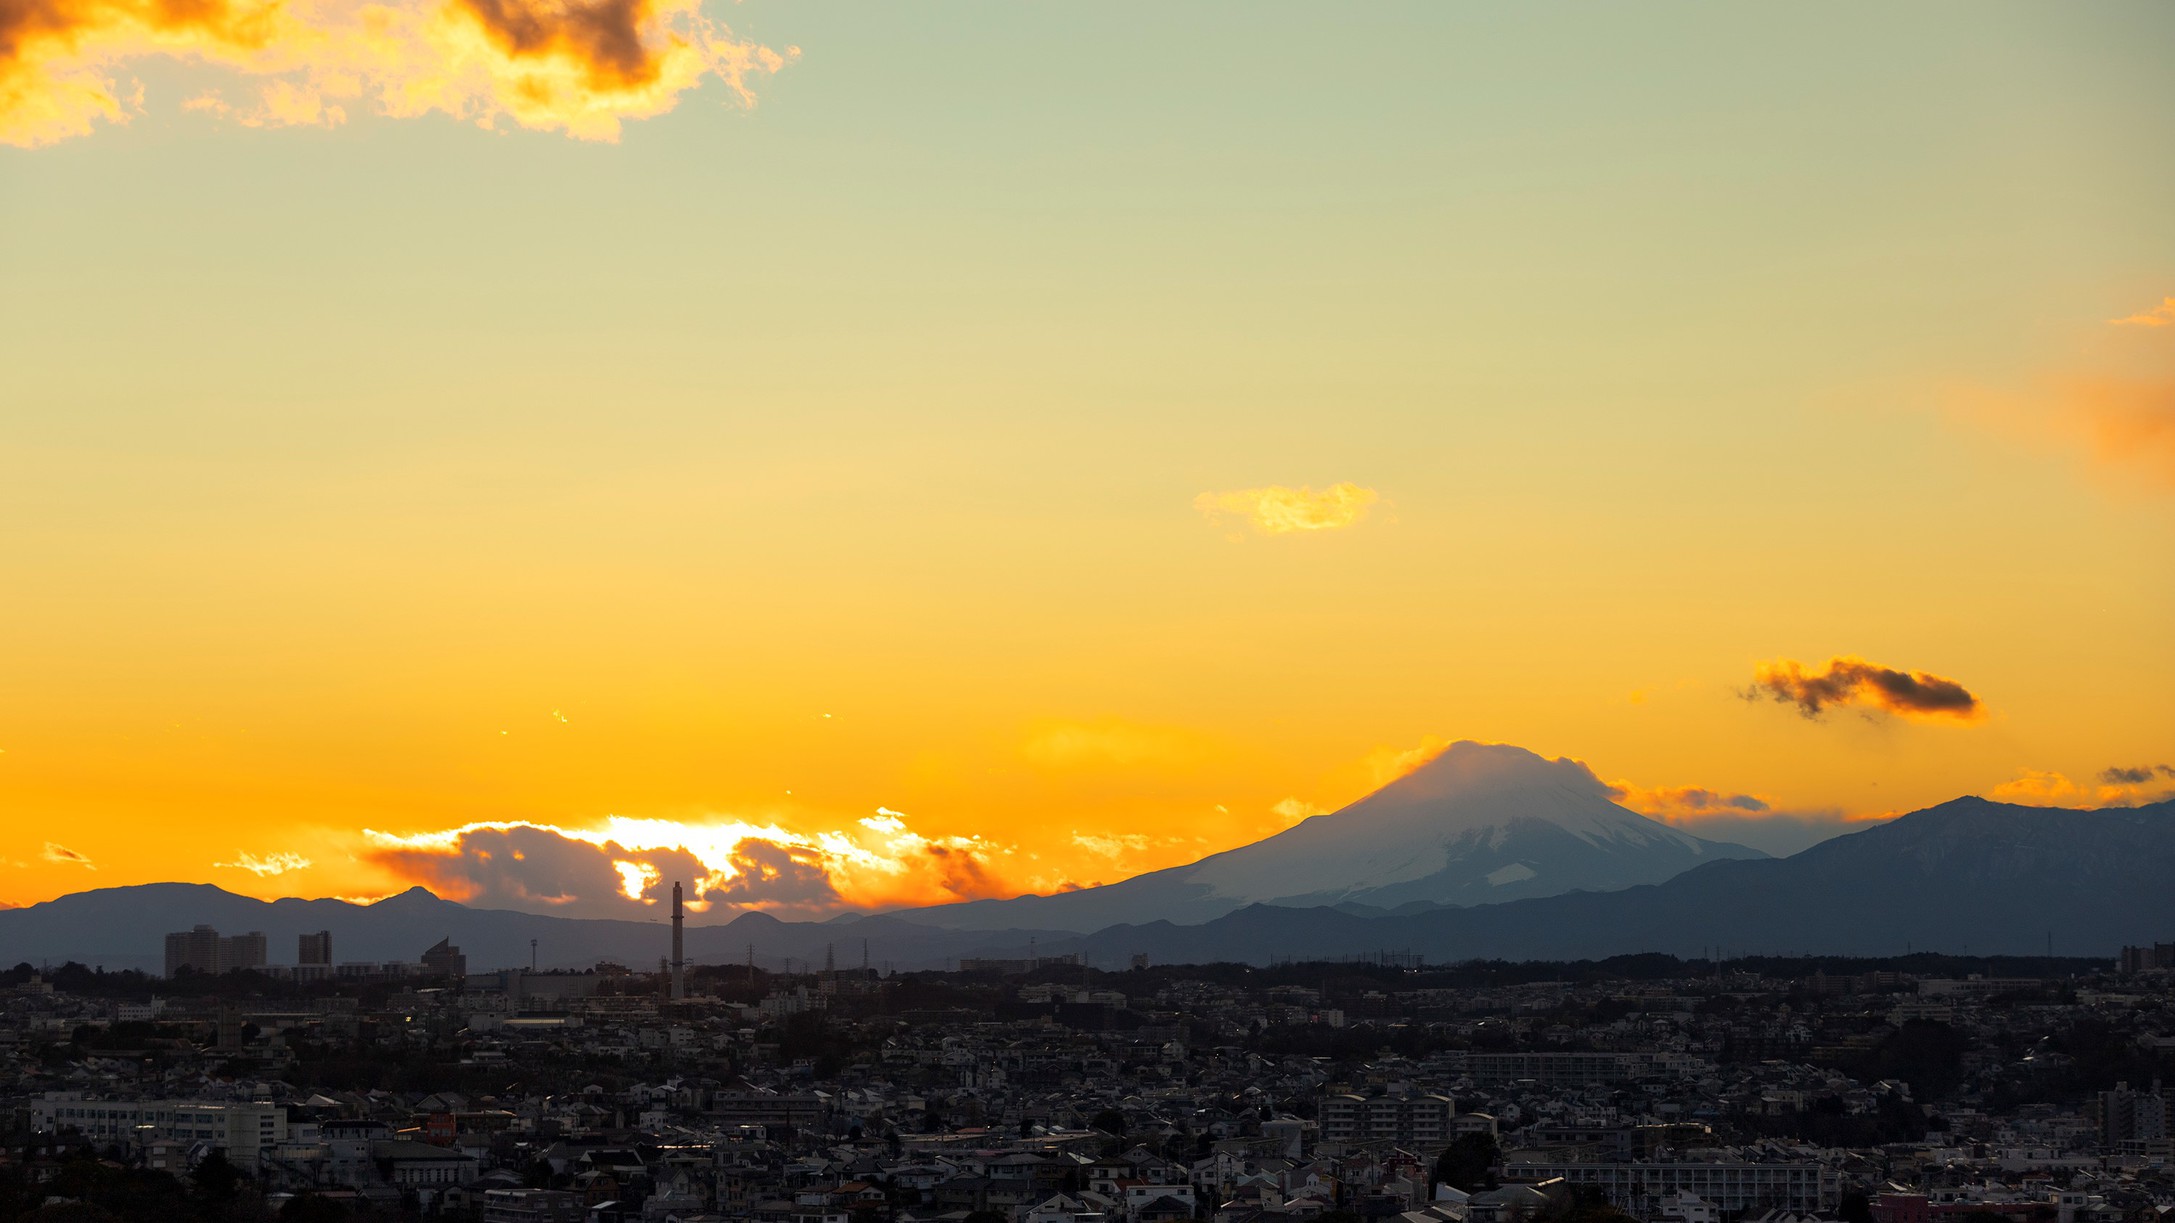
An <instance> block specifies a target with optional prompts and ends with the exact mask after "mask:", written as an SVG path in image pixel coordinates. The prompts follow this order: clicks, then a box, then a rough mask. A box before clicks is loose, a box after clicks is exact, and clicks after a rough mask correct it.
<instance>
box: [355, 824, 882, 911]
mask: <svg viewBox="0 0 2175 1223" xmlns="http://www.w3.org/2000/svg"><path fill="white" fill-rule="evenodd" d="M370 857H371V860H372V861H373V862H375V863H376V864H377V865H379V866H381V867H384V868H385V869H387V870H389V871H391V872H392V873H393V874H395V875H397V876H399V877H400V878H401V879H402V880H403V881H405V882H408V883H421V884H423V885H424V886H426V887H428V888H430V889H431V890H432V891H434V892H437V893H439V894H440V895H443V896H448V897H451V898H453V899H456V900H459V901H460V902H461V903H463V904H466V905H470V906H472V907H476V908H486V909H494V908H498V909H520V910H524V911H527V912H541V913H556V914H563V915H566V916H570V917H574V916H578V917H634V916H648V915H652V914H654V913H655V911H656V908H657V906H658V905H659V904H660V903H661V902H669V901H670V899H671V896H672V885H673V884H674V883H675V882H678V883H684V884H686V885H688V898H689V899H691V900H694V899H708V900H712V901H717V902H720V903H723V904H725V905H729V906H731V907H734V908H762V909H766V910H771V911H786V910H791V911H809V912H824V913H828V912H832V911H835V910H836V909H837V908H839V907H840V902H839V898H838V893H837V892H836V891H834V890H833V889H832V887H831V883H830V880H829V878H828V877H827V876H826V875H825V873H824V868H823V864H822V862H821V860H820V859H818V858H816V857H814V856H813V855H812V854H810V853H808V851H804V850H798V849H794V848H790V847H787V846H781V845H774V844H771V843H770V842H767V841H759V840H755V839H753V838H750V839H748V840H744V841H742V842H740V844H739V845H738V846H737V847H736V848H735V850H734V852H733V856H732V861H733V866H734V868H735V869H736V870H737V871H738V872H739V874H738V875H737V876H735V877H732V878H729V879H726V880H724V881H722V882H721V883H717V884H714V885H713V886H711V887H709V888H708V890H707V891H705V890H703V883H704V882H705V881H707V880H710V879H712V877H713V875H714V873H715V872H713V871H712V870H711V869H710V868H709V867H707V866H705V865H704V864H703V863H702V861H701V860H700V859H698V858H697V857H695V856H694V855H693V854H691V853H688V852H687V851H686V850H683V849H634V848H630V847H628V846H625V845H620V844H617V843H614V842H610V841H607V842H604V843H602V844H596V843H592V842H589V841H583V840H578V839H575V838H573V837H568V836H564V835H562V834H560V833H559V832H557V831H555V830H553V829H550V828H537V827H532V826H529V825H526V824H517V825H514V826H512V827H509V828H472V829H468V830H466V831H464V832H462V833H461V834H460V837H459V839H458V840H457V841H456V842H455V843H454V844H453V845H452V846H451V847H450V848H444V847H440V846H435V845H420V846H418V845H397V844H396V845H383V846H380V847H378V848H376V849H374V850H373V851H371V854H370ZM622 864H631V865H632V867H633V870H632V871H629V870H626V869H623V867H622ZM630 886H632V887H633V888H634V890H635V892H636V895H635V896H629V895H628V894H627V893H628V890H629V888H630Z"/></svg>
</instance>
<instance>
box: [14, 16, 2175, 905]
mask: <svg viewBox="0 0 2175 1223" xmlns="http://www.w3.org/2000/svg"><path fill="white" fill-rule="evenodd" d="M189 13H193V14H195V16H189V15H188V14H185V13H182V11H181V10H179V9H170V8H168V7H163V6H158V5H148V6H139V5H131V4H115V3H105V2H103V0H98V2H90V0H68V2H67V3H58V2H56V3H53V4H50V5H45V6H43V7H40V8H38V9H37V10H36V11H35V12H33V11H32V10H29V9H25V10H23V11H22V12H21V13H19V14H16V15H15V16H13V17H9V18H6V21H15V22H17V24H18V26H20V28H17V26H6V27H5V29H4V30H0V33H6V34H7V35H8V37H7V38H0V43H5V45H7V46H8V48H9V50H8V52H7V55H6V56H5V57H4V59H0V142H5V143H6V144H8V145H10V146H19V147H5V148H0V266H5V267H7V268H8V269H9V272H8V279H9V283H10V291H9V292H7V293H5V294H0V369H4V370H5V371H7V372H6V374H5V375H4V378H5V382H4V386H5V392H4V399H5V401H6V406H5V407H4V408H0V574H5V578H4V582H5V585H4V588H0V901H5V902H11V903H28V902H33V901H37V900H40V899H45V898H49V897H52V896H55V895H59V894H62V893H65V892H69V891H75V890H80V889H83V888H86V887H95V886H110V885H116V884H125V883H135V882H144V881H150V880H162V879H190V880H206V881H210V882H215V883H218V884H220V885H221V886H224V887H228V888H230V889H233V890H236V891H241V892H247V893H250V894H253V895H260V896H276V895H283V894H305V895H347V896H370V895H380V894H384V893H386V892H389V891H392V890H395V889H398V888H400V887H404V886H406V885H408V884H409V883H412V882H425V883H428V884H429V885H430V886H433V887H434V888H437V889H439V890H442V891H444V892H446V893H447V894H449V895H460V896H467V897H470V898H473V899H474V900H476V902H477V903H504V904H516V905H522V906H526V907H531V908H542V909H550V910H553V911H565V912H611V911H616V910H618V909H621V908H623V907H625V906H628V905H632V904H635V903H638V901H635V900H630V899H628V898H627V894H628V893H629V892H630V891H631V892H633V893H636V894H645V893H646V894H647V895H649V896H650V897H651V898H654V896H655V895H656V893H657V891H658V890H659V889H660V888H661V887H662V886H664V885H667V884H669V881H670V878H671V877H672V873H673V872H677V873H678V874H684V875H687V876H688V877H689V878H690V879H691V880H694V879H700V880H706V881H707V886H708V887H709V888H711V889H714V891H715V902H716V904H718V905H723V906H731V905H739V904H751V905H759V906H762V907H767V908H771V909H775V910H777V911H779V912H781V913H785V914H801V913H823V912H829V911H832V910H834V909H835V908H837V907H838V906H842V905H864V906H865V905H883V904H902V903H926V902H932V901H938V900H943V899H946V898H949V897H954V896H976V895H987V894H1003V893H1008V892H1013V891H1018V890H1025V889H1034V890H1048V889H1053V888H1056V887H1061V886H1068V885H1074V884H1083V883H1092V882H1098V881H1107V880H1111V879H1116V878H1119V877H1123V876H1125V875H1127V874H1131V873H1134V872H1136V871H1139V870H1143V869H1149V868H1153V867H1157V866H1163V865H1170V864H1174V863H1178V862H1182V861H1187V860H1190V859H1192V858H1194V857H1197V856H1199V855H1200V854H1202V853H1205V852H1209V851H1212V850H1216V849H1220V848H1225V847H1229V846H1231V845H1235V844H1239V843H1243V842H1245V841H1249V840H1252V839H1256V838H1258V837H1261V836H1263V835H1266V834H1268V833H1271V832H1274V831H1275V830H1277V829H1279V828H1282V827H1284V826H1286V825H1288V824H1289V823H1290V822H1292V821H1294V820H1296V819H1298V818H1302V817H1303V816H1305V815H1306V814H1309V813H1312V812H1315V811H1321V810H1330V809H1334V808H1336V807H1338V806H1340V805H1342V804H1344V803H1346V802H1349V801H1351V800H1352V799H1354V798H1357V797H1358V796H1360V795H1361V794H1363V793H1365V792H1367V791H1368V790H1369V789H1371V788H1372V787H1373V786H1375V785H1377V784H1379V783H1380V782H1381V781H1382V780H1384V779H1386V778H1387V777H1389V776H1392V775H1394V773H1395V772H1396V770H1397V769H1398V768H1400V767H1403V766H1404V765H1405V764H1409V763H1410V762H1411V761H1412V760H1414V759H1417V758H1419V757H1420V756H1421V755H1423V754H1424V753H1425V751H1427V750H1428V749H1429V747H1430V745H1437V746H1439V745H1440V744H1442V743H1446V742H1448V741H1450V740H1453V739H1459V738H1474V739H1480V740H1486V741H1497V742H1512V743H1517V744H1520V745H1522V746H1526V747H1529V748H1531V749H1533V750H1535V751H1538V752H1541V753H1543V754H1544V755H1548V756H1551V757H1553V756H1556V755H1568V756H1572V757H1576V758H1579V759H1582V760H1584V761H1586V762H1587V763H1588V764H1590V765H1591V766H1592V767H1593V768H1594V769H1595V770H1596V772H1597V773H1598V774H1599V775H1600V776H1602V777H1604V778H1607V779H1610V780H1611V781H1612V782H1616V783H1617V784H1619V785H1620V786H1621V787H1622V788H1623V790H1624V793H1625V796H1626V801H1627V802H1630V803H1631V804H1633V805H1635V806H1638V807H1639V808H1640V809H1642V810H1648V811H1651V812H1654V813H1657V814H1662V815H1665V816H1669V817H1671V818H1675V819H1679V820H1681V821H1684V822H1686V823H1687V826H1690V827H1693V828H1694V829H1695V830H1704V831H1708V832H1710V833H1713V834H1715V835H1725V836H1731V837H1735V836H1743V837H1745V838H1746V839H1748V840H1754V841H1757V840H1758V839H1759V838H1762V837H1766V838H1767V839H1768V842H1769V843H1770V844H1771V845H1773V846H1776V847H1791V846H1794V845H1797V844H1802V843H1804V841H1805V840H1806V839H1808V838H1810V837H1812V836H1815V835H1821V834H1824V833H1825V832H1829V831H1833V830H1836V829H1840V828H1846V827H1848V826H1849V825H1850V824H1851V823H1852V822H1854V821H1862V820H1865V819H1869V818H1878V817H1881V816H1883V815H1886V814H1889V813H1894V812H1898V811H1903V810H1909V809H1912V808H1914V807H1918V806H1923V805H1927V804H1930V803H1934V802H1938V801H1942V800H1944V799H1947V798H1950V797H1954V796H1955V795H1957V794H1961V793H1982V794H1998V795H2001V796H2004V797H2011V798H2016V799H2019V800H2023V801H2033V802H2041V803H2065V804H2084V803H2100V802H2135V801H2141V800H2144V799H2149V798H2153V797H2156V796H2159V795H2162V794H2166V793H2169V792H2171V791H2175V771H2171V770H2170V769H2168V768H2164V767H2163V766H2175V736H2171V735H2170V733H2169V729H2168V728H2170V727H2175V695H2171V694H2175V634H2170V633H2169V632H2168V631H2167V627H2168V623H2169V615H2168V609H2169V608H2170V607H2175V567H2171V566H2170V565H2169V563H2168V558H2169V557H2171V556H2175V325H2171V324H2175V305H2171V304H2170V303H2175V298H2170V297H2169V296H2168V295H2169V294H2170V293H2171V292H2175V236H2171V234H2170V231H2169V230H2168V227H2167V226H2166V224H2165V216H2164V201H2165V200H2166V199H2167V198H2169V196H2170V194H2171V193H2175V164H2171V163H2170V161H2169V159H2167V158H2166V157H2164V156H2162V155H2161V151H2162V150H2165V149H2166V148H2168V147H2175V131H2171V130H2170V125H2171V123H2175V120H2171V119H2170V118H2169V117H2168V116H2170V115H2175V81H2171V80H2170V79H2169V77H2168V74H2167V73H2166V72H2165V71H2164V65H2163V64H2162V63H2160V62H2159V60H2158V58H2157V57H2155V56H2154V55H2152V54H2150V53H2149V49H2151V48H2156V47H2162V46H2165V45H2167V37H2168V35H2169V34H2171V33H2175V29H2171V28H2170V26H2171V24H2175V17H2171V16H2170V13H2169V11H2168V10H2164V9H2157V8H2140V9H2134V10H2131V9H2125V10H2119V11H2117V10H2106V11H2094V12H2077V11H2073V10H2062V11H2058V12H2057V11H2047V10H2034V9H2030V8H2024V7H2019V8H2014V9H2007V8H2003V9H1998V10H1994V11H1987V10H1978V9H1975V10H1974V15H1975V17H1976V18H1977V19H1975V20H1973V21H1971V22H1969V23H1964V24H1965V25H1967V26H1968V27H1969V28H1960V27H1959V23H1958V22H1956V21H1954V20H1951V19H1947V18H1944V17H1942V16H1941V15H1940V14H1939V13H1938V12H1934V11H1927V12H1924V13H1913V14H1896V13H1893V12H1889V11H1886V10H1875V9H1871V8H1867V9H1865V10H1863V11H1862V12H1861V14H1860V17H1859V20H1858V22H1857V23H1856V24H1859V25H1863V24H1868V23H1872V22H1875V21H1877V22H1878V23H1879V28H1880V30H1881V33H1882V36H1881V37H1880V38H1878V39H1868V38H1865V37H1862V36H1860V35H1861V34H1862V30H1854V29H1853V24H1854V23H1853V22H1852V21H1849V20H1836V19H1834V18H1833V15H1832V14H1827V15H1823V18H1822V19H1821V20H1819V21H1813V20H1810V19H1808V18H1807V17H1802V16H1800V15H1796V14H1791V13H1786V12H1779V11H1777V12H1767V13H1751V12H1742V11H1738V12H1732V13H1730V14H1729V15H1728V17H1727V19H1726V20H1721V19H1719V18H1718V15H1717V14H1716V13H1715V12H1714V11H1712V10H1704V11H1701V10H1691V9H1684V10H1669V11H1668V12H1663V13H1656V14H1649V15H1642V16H1641V17H1639V18H1638V19H1636V20H1634V19H1632V18H1631V17H1630V16H1629V15H1625V16H1621V17H1619V16H1616V15H1610V14H1589V15H1587V17H1588V23H1587V24H1585V25H1583V26H1572V27H1567V26H1566V25H1565V24H1564V23H1561V22H1551V21H1545V20H1542V19H1540V18H1539V17H1537V16H1534V15H1529V14H1524V13H1506V14H1500V15H1495V16H1482V15H1481V14H1477V13H1459V12H1451V11H1444V10H1441V9H1439V8H1437V7H1436V6H1426V5H1415V6H1407V7H1400V6H1395V5H1392V6H1384V7H1382V8H1380V9H1375V10H1371V11H1368V12H1364V13H1354V12H1349V11H1345V10H1337V9H1331V8H1324V7H1319V6H1306V5H1267V6H1246V7H1245V8H1244V9H1234V10H1231V11H1229V12H1226V11H1223V10H1219V9H1216V8H1215V7H1214V6H1208V7H1206V8H1203V9H1201V10H1197V11H1189V12H1178V13H1161V12H1159V13H1143V12H1134V13H1131V14H1130V15H1119V14H1113V13H1102V12H1059V11H1042V10H1036V11H1020V10H1017V9H1015V8H1009V7H1004V6H992V7H988V8H968V9H960V10H952V11H947V12H944V13H923V14H908V13H904V12H901V11H898V10H895V9H890V8H885V7H882V6H863V5H852V4H848V5H840V6H836V7H835V8H833V7H825V8H823V9H819V10H811V9H809V8H807V7H805V6H802V7H795V6H785V5H778V4H773V3H768V2H766V0H750V2H748V3H745V4H742V5H738V6H735V7H734V8H732V9H731V10H730V11H726V12H721V11H718V10H716V9H715V8H714V6H712V8H711V9H709V10H706V9H704V8H703V7H702V6H701V5H700V4H698V3H695V2H693V0H685V2H679V0H676V2H675V3H672V4H665V3H662V2H660V3H655V4H640V3H617V2H604V0H600V2H599V3H597V4H595V5H589V6H583V5H575V6H571V7H568V6H559V7H556V8H552V7H548V6H545V7H536V8H533V9H532V8H527V7H522V6H519V5H509V4H487V3H483V2H482V0H445V2H443V3H440V2H438V0H429V2H421V3H408V2H407V0H402V2H401V3H395V4H389V5H382V6H378V7H376V8H371V7H369V6H353V5H344V4H341V3H337V2H333V0H325V2H316V0H313V2H312V3H310V4H306V5H300V6H296V5H285V6H276V7H273V8H265V7H262V6H251V5H248V4H243V3H240V2H239V0H237V2H236V3H235V4H234V5H231V6H227V5H214V6H210V7H208V8H206V7H198V8H192V9H190V10H189ZM177 14H178V16H177ZM373 14H374V15H373ZM32 17H36V18H37V21H38V22H43V23H44V24H42V25H37V24H36V23H35V22H33V23H32V25H36V28H35V29H32V27H31V25H22V24H21V23H22V22H28V21H30V20H31V18H32ZM576 17H579V20H576V19H575V18H576ZM18 18H19V19H20V21H18ZM184 18H186V19H184ZM726 18H730V22H729V25H728V24H727V22H726ZM177 22H178V24H177ZM373 23H375V24H373ZM4 25H5V22H0V26H4ZM25 31H29V32H28V33H25ZM10 38H12V39H13V41H9V39H10ZM1325 48H1335V53H1334V54H1333V55H1332V54H1327V52H1325ZM1325 56H1326V62H1325ZM1299 82H1304V83H1305V84H1304V85H1301V84H1298V83H1299ZM1763 830H1764V831H1763Z"/></svg>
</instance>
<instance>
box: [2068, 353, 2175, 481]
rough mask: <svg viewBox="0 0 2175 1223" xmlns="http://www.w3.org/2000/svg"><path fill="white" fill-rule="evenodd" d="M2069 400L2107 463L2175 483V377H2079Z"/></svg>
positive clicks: (2070, 389)
mask: <svg viewBox="0 0 2175 1223" xmlns="http://www.w3.org/2000/svg"><path fill="white" fill-rule="evenodd" d="M2065 400H2066V402H2067V405H2068V409H2069V412H2070V413H2071V415H2072V417H2073V419H2074V420H2075V421H2076V422H2077V423H2078V424H2080V425H2081V426H2082V427H2083V428H2084V429H2085V430H2086V431H2087V433H2088V434H2089V436H2090V438H2091V441H2092V448H2093V454H2094V457H2096V458H2097V459H2098V460H2099V461H2100V463H2101V465H2103V466H2106V467H2113V468H2128V469H2130V470H2133V471H2138V472H2141V473H2143V474H2144V475H2145V476H2146V478H2148V479H2150V480H2151V481H2152V482H2153V483H2155V484H2158V485H2160V486H2162V487H2164V488H2169V489H2175V380H2169V381H2163V382H2138V381H2124V380H2116V379H2079V380H2075V381H2072V382H2071V383H2069V384H2068V386H2067V394H2066V395H2065Z"/></svg>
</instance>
